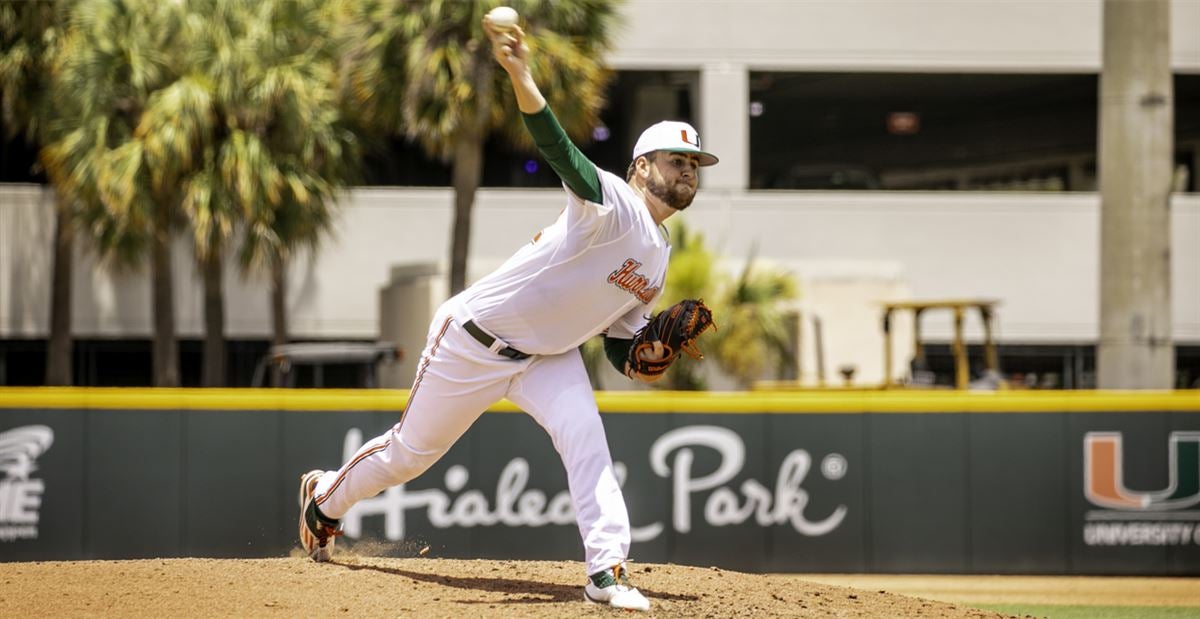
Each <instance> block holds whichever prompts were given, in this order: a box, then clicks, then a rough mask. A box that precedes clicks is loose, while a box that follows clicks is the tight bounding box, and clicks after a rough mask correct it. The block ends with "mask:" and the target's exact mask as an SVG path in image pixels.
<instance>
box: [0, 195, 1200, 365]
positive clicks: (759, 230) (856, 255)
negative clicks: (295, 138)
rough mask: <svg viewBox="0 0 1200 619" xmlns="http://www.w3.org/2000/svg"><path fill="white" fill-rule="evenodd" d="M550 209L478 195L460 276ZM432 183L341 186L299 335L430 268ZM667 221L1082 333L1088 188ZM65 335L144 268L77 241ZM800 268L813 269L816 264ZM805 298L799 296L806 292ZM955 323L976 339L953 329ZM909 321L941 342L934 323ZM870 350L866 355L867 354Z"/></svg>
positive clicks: (1181, 199) (740, 249)
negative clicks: (401, 267)
mask: <svg viewBox="0 0 1200 619" xmlns="http://www.w3.org/2000/svg"><path fill="white" fill-rule="evenodd" d="M38 194H40V190H31V189H30V188H29V187H23V186H11V185H0V337H42V336H43V335H44V334H45V332H46V320H47V311H46V303H47V301H46V299H48V295H49V289H48V286H49V264H50V248H49V238H50V236H49V235H50V229H51V228H50V219H49V217H50V213H51V211H50V209H49V208H48V206H47V204H48V203H45V202H43V199H42V198H41V197H40V196H39V195H38ZM563 204H564V197H563V194H562V192H561V191H559V190H535V191H524V190H483V191H481V192H480V193H479V201H478V204H477V211H476V227H475V232H474V237H473V240H472V246H471V251H472V256H473V260H472V273H471V276H472V277H478V276H480V275H482V274H483V273H485V272H487V271H489V270H491V269H492V268H494V267H495V266H497V265H499V264H500V262H502V261H503V260H504V259H505V258H507V257H508V256H509V255H510V254H511V253H512V252H513V251H515V250H516V249H517V248H518V247H520V246H521V245H522V244H523V243H525V242H527V241H528V239H529V238H530V237H531V236H532V235H533V234H534V233H536V232H537V231H538V230H539V229H541V228H542V227H544V226H545V225H546V224H548V223H550V222H551V221H553V219H554V218H555V217H556V216H557V214H558V212H559V211H560V210H561V208H562V207H563ZM1172 204H1173V207H1172V222H1173V224H1172V225H1173V232H1172V243H1173V250H1174V253H1173V262H1172V267H1173V268H1172V273H1173V276H1172V290H1173V303H1172V316H1173V317H1174V331H1173V332H1174V337H1175V338H1176V339H1177V340H1178V341H1182V342H1191V343H1200V243H1197V242H1196V239H1200V195H1177V196H1175V197H1174V199H1173V203H1172ZM450 215H451V192H450V190H448V189H359V190H356V191H353V192H351V193H350V194H348V196H347V200H346V202H345V209H344V211H343V213H342V216H341V217H340V218H339V220H338V223H337V226H336V230H335V232H334V235H333V236H332V237H331V238H330V239H328V240H327V241H326V242H325V243H324V245H323V247H322V250H321V253H320V256H319V258H318V259H317V260H316V261H312V260H309V259H308V257H307V256H303V257H302V258H301V259H300V260H298V261H297V263H296V264H294V265H293V269H292V273H291V277H292V288H291V297H290V299H289V307H290V309H291V312H292V320H293V323H292V331H293V333H295V334H296V335H297V336H300V337H355V338H371V337H375V335H376V334H377V333H378V329H379V290H380V288H382V287H383V286H385V285H386V283H387V282H388V278H389V273H390V270H391V268H392V267H393V266H395V265H398V264H409V263H417V262H430V261H432V262H438V263H441V264H443V265H444V264H445V263H446V255H447V253H448V243H449V231H450V221H451V217H450ZM683 217H686V218H687V220H688V222H689V224H691V225H692V226H693V227H695V228H696V229H698V230H699V231H701V232H703V233H704V235H705V238H706V240H707V242H708V243H709V244H710V245H711V246H712V248H713V249H714V250H716V251H718V252H719V253H720V254H721V255H723V256H725V257H726V259H727V260H728V261H729V262H730V263H731V264H734V265H740V264H741V263H742V261H744V260H745V258H746V257H747V256H749V255H750V254H751V252H752V250H754V248H755V247H756V248H757V250H756V251H757V252H758V255H759V256H762V257H764V258H767V259H770V260H772V261H773V262H775V263H777V264H779V265H781V266H782V267H784V268H788V269H791V270H792V271H793V272H795V273H797V274H803V273H805V272H812V271H813V270H814V269H817V270H818V271H819V269H820V265H822V264H828V263H830V262H841V263H853V262H858V263H888V264H892V265H894V267H893V268H894V273H895V277H894V279H895V280H896V281H897V282H898V283H900V284H903V285H904V286H906V287H907V289H908V290H909V291H910V292H911V295H912V296H913V297H914V298H932V297H989V298H996V299H999V300H1000V301H1001V305H1000V307H999V323H998V336H999V338H1000V339H1001V341H1008V342H1091V341H1093V340H1094V339H1095V338H1096V336H1097V319H1098V309H1097V303H1098V282H1099V274H1098V264H1099V253H1098V244H1099V199H1098V197H1097V196H1096V195H1095V194H1016V193H885V192H843V193H827V192H740V191H720V190H713V191H708V192H705V191H701V194H700V197H699V198H698V199H697V200H696V203H695V204H694V205H693V206H692V208H690V209H689V210H688V211H687V213H686V214H685V215H683ZM79 254H80V255H79V256H78V257H77V261H76V267H75V268H76V269H77V271H76V272H77V274H78V275H77V276H76V284H77V285H76V289H75V293H74V303H75V330H76V332H77V333H78V334H79V335H84V336H97V335H105V336H109V335H111V336H146V335H148V334H149V333H150V320H149V285H148V277H147V275H146V273H145V272H136V271H120V272H114V271H112V270H110V269H108V268H106V267H105V266H104V265H101V264H98V263H97V262H96V260H95V258H94V256H93V255H92V254H91V252H88V251H85V250H84V249H83V248H80V252H79ZM190 254H191V249H190V245H189V244H188V243H187V242H185V241H180V242H179V243H178V244H177V247H176V253H175V256H176V264H175V269H176V275H177V277H176V283H177V289H176V298H177V303H178V305H177V307H178V312H179V331H180V333H181V334H183V335H186V336H196V335H199V334H200V333H201V331H202V322H201V318H202V297H201V284H200V280H199V278H198V277H197V276H196V272H195V269H194V267H193V265H192V262H191V261H190V258H189V256H190ZM814 265H816V266H814ZM226 285H227V291H228V312H227V316H228V321H229V335H231V336H235V337H237V336H253V337H261V336H265V335H266V334H267V333H268V332H269V328H270V323H269V315H268V312H267V288H266V280H265V279H264V278H263V277H262V276H261V275H257V274H252V275H250V276H247V277H244V276H242V275H241V274H239V273H238V272H237V271H236V270H235V269H230V272H229V273H227V275H226ZM809 300H811V299H809ZM968 326H969V328H968V333H969V334H977V333H978V332H977V331H976V330H974V328H972V327H971V326H970V325H968ZM924 332H925V333H926V334H927V335H928V336H930V337H933V338H946V337H948V336H949V334H950V325H949V323H948V322H947V323H946V324H941V323H940V322H934V323H931V324H929V325H927V326H926V327H925V329H924ZM872 354H874V353H872Z"/></svg>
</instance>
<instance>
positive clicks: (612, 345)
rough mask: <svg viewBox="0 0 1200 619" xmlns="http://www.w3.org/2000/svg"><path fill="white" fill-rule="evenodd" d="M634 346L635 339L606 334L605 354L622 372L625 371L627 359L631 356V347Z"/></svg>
mask: <svg viewBox="0 0 1200 619" xmlns="http://www.w3.org/2000/svg"><path fill="white" fill-rule="evenodd" d="M632 346H633V340H626V339H622V338H619V337H608V336H607V335H606V336H604V355H605V356H606V357H608V362H609V363H611V364H612V366H613V367H614V368H617V371H618V372H620V373H622V374H624V373H625V360H626V359H628V358H629V349H630V348H631V347H632Z"/></svg>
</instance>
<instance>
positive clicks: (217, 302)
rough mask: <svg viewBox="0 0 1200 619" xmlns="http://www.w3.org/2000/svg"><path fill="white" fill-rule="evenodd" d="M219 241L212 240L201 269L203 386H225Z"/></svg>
mask: <svg viewBox="0 0 1200 619" xmlns="http://www.w3.org/2000/svg"><path fill="white" fill-rule="evenodd" d="M222 254H223V252H222V251H221V243H220V242H218V241H213V242H212V243H211V246H210V247H209V250H208V252H207V255H206V256H205V258H204V260H203V263H202V264H201V268H203V269H204V382H203V383H201V384H203V385H204V386H205V387H224V386H225V287H224V280H223V276H224V262H223V259H224V256H223V255H222Z"/></svg>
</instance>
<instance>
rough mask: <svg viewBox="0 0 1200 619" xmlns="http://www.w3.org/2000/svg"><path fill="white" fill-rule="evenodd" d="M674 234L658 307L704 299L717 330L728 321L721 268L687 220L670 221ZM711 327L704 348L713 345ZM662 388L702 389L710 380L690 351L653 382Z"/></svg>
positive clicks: (657, 309)
mask: <svg viewBox="0 0 1200 619" xmlns="http://www.w3.org/2000/svg"><path fill="white" fill-rule="evenodd" d="M669 230H670V237H671V262H670V265H669V266H668V269H667V283H666V285H665V286H664V287H663V294H662V296H661V297H660V298H659V301H658V307H657V308H656V311H662V310H663V309H664V308H666V307H669V306H671V305H673V304H674V303H676V302H678V301H679V300H680V299H704V300H705V302H706V303H707V304H708V305H709V306H711V307H712V309H713V311H714V316H715V319H716V320H715V322H716V324H717V326H718V330H719V329H720V328H722V327H724V325H725V322H726V321H725V319H724V316H723V314H724V312H723V311H722V309H723V308H721V306H720V303H719V301H720V299H719V295H720V291H721V290H722V289H723V288H724V287H725V286H724V282H723V280H722V279H721V274H720V271H718V270H717V268H716V257H715V256H714V255H713V253H712V252H711V251H709V249H708V247H707V246H706V245H705V244H704V235H703V234H701V233H699V232H697V231H693V230H691V229H690V228H689V227H688V226H687V223H686V222H684V221H682V220H680V219H672V220H671V223H670V224H669ZM711 334H712V331H708V332H706V333H705V335H704V336H703V337H702V338H701V340H700V346H701V349H702V350H708V349H710V348H711V347H712V342H711V338H712V335H711ZM653 386H655V387H657V388H661V389H677V390H689V391H696V390H703V389H705V388H706V386H707V383H706V381H705V379H704V376H703V374H701V366H700V364H699V363H698V362H697V361H696V360H694V359H692V358H691V357H689V356H687V355H680V357H679V359H678V360H676V361H675V363H672V364H671V368H670V369H669V370H667V374H666V376H665V377H663V379H662V380H660V381H658V382H656V383H653Z"/></svg>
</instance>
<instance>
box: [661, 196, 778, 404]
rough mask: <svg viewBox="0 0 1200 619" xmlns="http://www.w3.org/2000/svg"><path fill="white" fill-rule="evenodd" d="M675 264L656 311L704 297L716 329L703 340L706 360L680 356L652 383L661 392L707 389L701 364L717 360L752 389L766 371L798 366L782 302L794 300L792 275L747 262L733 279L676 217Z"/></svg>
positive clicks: (673, 224)
mask: <svg viewBox="0 0 1200 619" xmlns="http://www.w3.org/2000/svg"><path fill="white" fill-rule="evenodd" d="M669 228H670V235H671V245H672V247H671V263H670V266H669V268H668V271H667V273H668V275H667V283H666V286H665V287H664V289H663V294H662V297H661V298H660V299H659V302H658V307H657V308H656V309H657V310H658V311H661V310H662V309H664V308H666V307H668V306H670V305H672V304H673V303H676V302H678V301H679V300H680V299H697V298H699V299H704V301H705V303H706V304H708V306H709V307H710V308H712V310H713V317H714V322H715V323H716V325H717V329H716V330H715V331H707V332H705V334H704V335H702V336H701V338H700V341H699V347H700V349H701V350H702V351H703V352H704V353H705V360H703V361H697V360H694V359H692V358H691V357H689V356H687V355H681V356H680V357H679V359H678V360H677V361H675V363H673V364H672V365H671V368H670V369H669V370H667V374H666V376H665V377H664V378H663V379H662V380H660V381H658V382H656V383H653V384H652V385H653V386H654V387H655V388H659V389H676V390H689V391H694V390H703V389H706V388H707V382H706V380H705V377H704V374H703V373H702V372H701V370H702V369H703V366H702V364H704V363H712V362H715V363H716V364H717V366H718V367H720V368H721V370H723V371H724V372H725V373H726V374H728V375H729V376H731V377H733V378H734V379H735V380H736V381H737V382H738V385H739V386H741V387H742V388H749V387H750V386H751V385H752V384H753V383H754V381H756V380H758V379H760V378H762V377H763V374H764V373H765V372H766V371H767V369H768V368H784V369H786V367H787V366H789V365H790V364H793V363H794V354H793V353H792V345H791V339H790V337H789V334H788V330H787V324H786V315H785V313H784V312H782V311H781V310H780V307H779V305H780V302H782V301H786V300H789V299H794V298H795V297H796V285H795V281H794V280H793V278H792V276H791V275H790V274H789V273H787V272H784V271H781V270H778V269H774V268H770V267H767V266H764V265H762V264H760V263H759V262H758V261H756V260H755V257H754V254H753V253H751V255H750V257H749V258H747V260H746V265H745V267H744V268H743V270H742V272H741V274H740V276H739V277H738V278H737V279H735V280H730V279H729V278H728V277H727V276H724V275H723V274H722V273H721V271H720V270H719V269H718V268H717V264H716V262H717V258H716V255H715V254H713V253H712V252H711V251H710V250H709V249H708V247H707V246H706V245H705V241H704V235H702V234H700V233H699V232H696V231H693V230H691V229H690V228H688V226H687V224H686V223H685V222H684V221H681V220H678V219H673V220H671V223H670V224H669Z"/></svg>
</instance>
